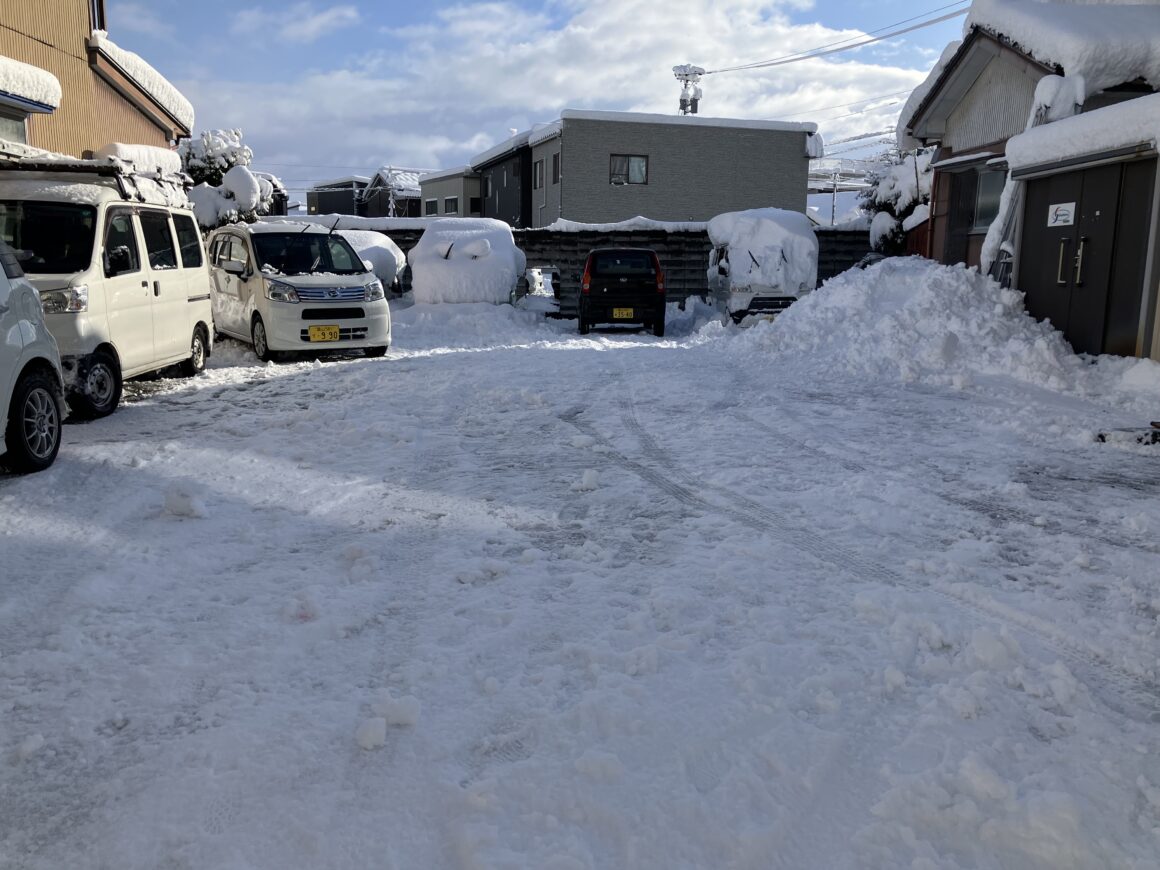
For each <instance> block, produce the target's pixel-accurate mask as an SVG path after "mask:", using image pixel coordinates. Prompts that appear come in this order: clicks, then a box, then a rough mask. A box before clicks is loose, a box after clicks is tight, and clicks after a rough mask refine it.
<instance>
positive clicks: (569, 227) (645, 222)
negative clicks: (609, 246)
mask: <svg viewBox="0 0 1160 870" xmlns="http://www.w3.org/2000/svg"><path fill="white" fill-rule="evenodd" d="M705 227H706V223H705V221H656V220H653V219H652V218H646V217H642V216H640V215H638V216H637V217H634V218H629V219H628V220H624V221H617V222H616V223H609V224H586V223H581V222H580V221H570V220H565V219H564V218H560V219H559V220H557V221H555V222H554V223H552V224H549V225H548V226H546V227H541V228H540V229H544V230H553V231H555V232H565V233H584V232H599V233H612V232H616V231H618V230H659V231H661V232H665V233H701V232H704V231H705ZM529 232H535V231H534V230H529Z"/></svg>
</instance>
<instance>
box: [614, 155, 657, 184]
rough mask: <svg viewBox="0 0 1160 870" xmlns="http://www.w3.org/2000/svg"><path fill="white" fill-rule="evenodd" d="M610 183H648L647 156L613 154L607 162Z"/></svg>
mask: <svg viewBox="0 0 1160 870" xmlns="http://www.w3.org/2000/svg"><path fill="white" fill-rule="evenodd" d="M608 181H609V183H610V184H648V156H647V155H644V154H613V155H612V157H611V159H610V160H609V164H608Z"/></svg>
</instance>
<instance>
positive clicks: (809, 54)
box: [704, 3, 969, 75]
mask: <svg viewBox="0 0 1160 870" xmlns="http://www.w3.org/2000/svg"><path fill="white" fill-rule="evenodd" d="M951 5H952V6H959V5H961V3H953V4H951ZM946 8H947V7H946V6H942V7H939V9H946ZM939 9H934V10H931V11H933V12H937V11H939ZM968 11H969V8H968V9H959V10H957V11H955V12H948V13H947V14H945V15H940V16H938V17H937V18H931V19H930V20H929V21H923V22H922V23H920V24H912V25H911V26H910V27H903V28H901V29H899V30H892V31H890V32H889V33H883V34H882V35H881V36H875V37H874V38H873V39H863V40H862V41H861V42H854V43H851V44H850V45H841V43H830V45H839V46H840V47H838V48H829V47H827V46H825V45H822V46H818V47H817V48H813V49H809V50H808V51H804V52H795V53H794V54H789V55H783V56H782V57H776V58H772V59H770V60H762V61H756V62H754V63H747V64H741V65H739V66H728V67H721V68H720V69H712V70H706V71H705V73H704V74H705V75H714V74H716V73H723V72H738V71H743V70H751V69H768V68H770V67H775V66H785V65H786V64H790V63H798V62H799V61H803V60H814V59H816V58H819V57H826V56H828V55H831V54H838V53H840V52H843V51H852V50H853V49H855V48H861V47H862V46H865V45H871V44H872V43H875V42H882V41H883V40H886V39H892V38H893V37H895V36H901V35H902V34H904V33H910V32H912V31H915V30H921V29H922V28H924V27H930V26H931V25H934V24H940V23H941V22H943V21H949V20H950V19H952V18H958V17H959V16H960V15H966V14H967V12H968ZM928 14H929V13H928ZM915 17H916V18H921V17H922V16H915ZM905 20H906V21H913V20H914V19H913V18H909V19H905ZM898 23H899V24H901V23H904V22H898ZM869 32H870V33H880V32H881V29H880V30H872V31H869ZM854 38H857V37H854ZM848 41H849V40H842V42H848Z"/></svg>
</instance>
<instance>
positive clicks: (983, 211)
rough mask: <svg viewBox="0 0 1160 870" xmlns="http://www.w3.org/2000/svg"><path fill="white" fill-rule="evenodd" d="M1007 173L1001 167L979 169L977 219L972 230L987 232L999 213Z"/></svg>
mask: <svg viewBox="0 0 1160 870" xmlns="http://www.w3.org/2000/svg"><path fill="white" fill-rule="evenodd" d="M1006 182H1007V173H1006V172H1004V171H1003V170H1001V169H997V170H996V169H984V170H980V171H979V183H978V186H977V187H976V189H975V220H974V224H973V225H972V226H971V232H973V233H981V232H985V231H986V229H987V227H989V226H991V221H993V220H994V219H995V216H996V215H997V214H999V198H1000V197H1001V196H1002V195H1003V185H1004V184H1006Z"/></svg>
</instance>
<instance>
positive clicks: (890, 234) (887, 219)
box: [859, 148, 934, 254]
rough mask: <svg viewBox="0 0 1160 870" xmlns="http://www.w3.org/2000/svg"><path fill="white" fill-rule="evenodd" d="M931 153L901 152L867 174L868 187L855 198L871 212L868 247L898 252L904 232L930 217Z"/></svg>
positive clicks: (900, 250) (887, 251)
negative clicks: (876, 169)
mask: <svg viewBox="0 0 1160 870" xmlns="http://www.w3.org/2000/svg"><path fill="white" fill-rule="evenodd" d="M933 155H934V149H931V148H924V149H919V150H917V151H909V152H905V153H902V154H899V155H897V156H895V157H893V158H892V159H891V161H890V163H889V165H887V166H884V167H883V168H882V169H881V170H880V171H878V172H875V173H873V174H872V175H871V177H870V187H868V188H867V189H866V190H864V191H863V192H862V193H861V194H860V195H859V200H860V201H861V203H862V207H863V208H865V209H866V210H867V211H869V212H871V213H873V215H874V218H873V220H872V221H871V223H870V247H872V248H873V249H874V250H876V251H880V252H881V253H883V254H901V253H902V252H903V250H904V247H905V244H906V233H907V231H909V230H910V229H912V228H913V227H916V226H918V225H919V224H921V223H922V222H923V221H925V220H926V219H927V218H928V217H929V216H930V182H931V176H932V174H933V173H932V171H931V168H930V160H931V157H932V156H933Z"/></svg>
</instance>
